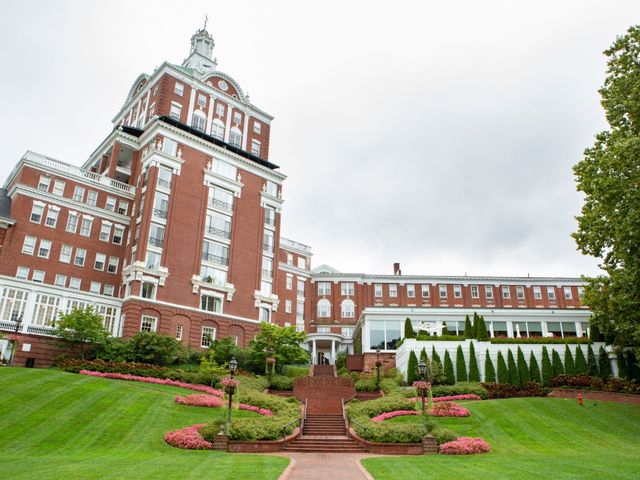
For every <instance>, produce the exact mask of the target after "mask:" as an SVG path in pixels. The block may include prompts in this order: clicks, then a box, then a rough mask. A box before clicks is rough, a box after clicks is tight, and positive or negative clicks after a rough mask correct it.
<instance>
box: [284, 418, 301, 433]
mask: <svg viewBox="0 0 640 480" xmlns="http://www.w3.org/2000/svg"><path fill="white" fill-rule="evenodd" d="M298 423H301V419H300V418H296V419H295V420H291V421H290V422H289V423H286V424H285V425H283V426H282V438H287V429H288V428H289V427H290V426H292V425H297V424H298ZM300 428H302V427H300Z"/></svg>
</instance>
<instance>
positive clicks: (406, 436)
mask: <svg viewBox="0 0 640 480" xmlns="http://www.w3.org/2000/svg"><path fill="white" fill-rule="evenodd" d="M358 422H359V423H362V422H360V420H358ZM366 424H367V440H368V441H371V442H382V443H420V442H421V441H422V437H423V436H424V435H425V434H426V431H425V429H424V428H420V427H417V426H416V425H415V424H397V423H385V422H380V423H373V422H366ZM352 427H353V428H354V429H355V430H356V432H357V433H358V435H360V436H361V437H363V436H364V430H362V429H361V427H360V426H358V425H356V424H352Z"/></svg>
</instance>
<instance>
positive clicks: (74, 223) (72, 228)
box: [67, 212, 79, 233]
mask: <svg viewBox="0 0 640 480" xmlns="http://www.w3.org/2000/svg"><path fill="white" fill-rule="evenodd" d="M78 216H79V215H78V214H77V213H76V212H69V217H68V218H67V232H69V233H76V230H77V229H78Z"/></svg>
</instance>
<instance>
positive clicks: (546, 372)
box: [542, 346, 553, 387]
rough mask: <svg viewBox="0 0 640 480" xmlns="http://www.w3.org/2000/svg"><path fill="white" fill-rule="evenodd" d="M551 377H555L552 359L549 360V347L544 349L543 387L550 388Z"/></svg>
mask: <svg viewBox="0 0 640 480" xmlns="http://www.w3.org/2000/svg"><path fill="white" fill-rule="evenodd" d="M551 377H553V367H552V366H551V359H550V358H549V352H548V351H547V347H546V346H543V347H542V385H544V386H545V387H548V386H549V385H550V381H551Z"/></svg>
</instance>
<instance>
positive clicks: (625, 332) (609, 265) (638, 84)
mask: <svg viewBox="0 0 640 480" xmlns="http://www.w3.org/2000/svg"><path fill="white" fill-rule="evenodd" d="M604 53H605V55H606V56H607V57H608V62H607V77H606V79H605V81H604V86H603V87H602V88H601V89H600V95H601V97H602V100H601V104H602V106H603V108H604V110H605V115H606V118H607V122H608V123H609V127H610V128H609V130H605V131H603V132H600V133H599V134H597V135H596V140H595V144H594V145H593V146H592V147H590V148H587V149H586V150H585V152H584V158H583V159H582V160H581V161H580V162H579V163H578V164H576V165H575V166H574V169H573V170H574V173H575V176H576V179H577V183H578V186H577V188H578V190H579V191H581V192H583V193H584V205H583V206H582V212H581V214H580V215H579V216H577V217H576V220H577V221H578V231H577V232H575V233H574V234H573V238H574V239H575V241H576V244H577V245H578V249H579V250H580V251H581V252H582V253H584V254H585V255H591V256H593V257H596V258H598V259H599V260H601V262H600V264H599V266H600V268H602V270H603V271H604V273H605V274H604V275H601V276H598V277H595V278H589V279H587V280H588V282H589V283H588V285H587V287H586V289H585V296H584V302H585V303H586V304H587V305H588V306H589V308H590V310H591V319H590V323H591V324H592V325H594V326H597V327H599V328H600V331H601V332H602V333H603V334H604V336H605V338H607V339H610V340H611V341H612V342H613V343H614V345H618V346H623V347H624V346H631V347H633V348H634V349H635V350H636V353H640V254H639V251H638V245H639V243H640V229H639V225H640V188H638V185H640V26H637V25H636V26H632V27H630V28H629V30H628V31H627V33H626V34H625V35H623V36H619V37H618V38H617V39H616V41H615V42H614V44H613V45H612V46H611V48H609V49H608V50H606V51H605V52H604ZM594 338H595V337H594ZM601 374H602V372H601Z"/></svg>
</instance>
